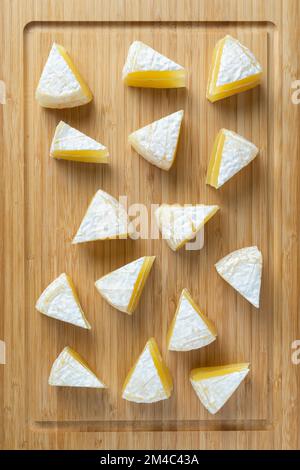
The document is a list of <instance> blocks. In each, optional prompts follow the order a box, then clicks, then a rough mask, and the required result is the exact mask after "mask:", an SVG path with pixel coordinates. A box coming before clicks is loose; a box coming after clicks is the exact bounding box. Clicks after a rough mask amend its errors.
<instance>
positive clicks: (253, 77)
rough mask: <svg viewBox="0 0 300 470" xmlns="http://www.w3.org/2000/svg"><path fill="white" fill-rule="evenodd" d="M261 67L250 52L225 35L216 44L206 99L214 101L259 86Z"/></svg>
mask: <svg viewBox="0 0 300 470" xmlns="http://www.w3.org/2000/svg"><path fill="white" fill-rule="evenodd" d="M261 76H262V67H261V65H260V64H259V63H258V61H257V59H256V58H255V56H254V55H253V54H252V52H251V51H250V50H249V49H248V48H247V47H245V46H244V45H243V44H241V43H240V42H239V41H238V40H237V39H235V38H233V37H231V36H229V35H227V36H225V37H224V38H223V39H221V40H220V41H218V42H217V44H216V46H215V48H214V52H213V58H212V64H211V67H210V72H209V79H208V85H207V94H206V96H207V98H208V99H209V101H211V102H212V103H213V102H214V101H218V100H221V99H223V98H227V97H228V96H231V95H235V94H236V93H241V92H242V91H246V90H250V88H254V87H255V86H257V85H259V84H260V81H261Z"/></svg>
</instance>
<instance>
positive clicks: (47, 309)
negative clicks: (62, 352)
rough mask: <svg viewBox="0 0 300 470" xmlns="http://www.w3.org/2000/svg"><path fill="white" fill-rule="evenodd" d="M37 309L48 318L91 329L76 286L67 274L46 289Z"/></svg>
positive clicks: (59, 277) (37, 304)
mask: <svg viewBox="0 0 300 470" xmlns="http://www.w3.org/2000/svg"><path fill="white" fill-rule="evenodd" d="M35 307H36V309H37V310H38V311H39V312H41V313H43V314H44V315H47V316H48V317H52V318H55V319H57V320H61V321H65V322H67V323H72V325H76V326H80V327H81V328H87V329H90V328H91V326H90V324H89V322H88V321H87V319H86V318H85V316H84V313H83V311H82V308H81V306H80V303H79V300H78V297H77V293H76V291H75V287H74V284H73V282H72V280H71V278H70V277H69V276H68V275H67V274H65V273H63V274H61V275H60V276H58V277H57V278H56V279H55V280H54V281H53V282H51V284H49V286H48V287H46V289H45V290H44V292H43V293H42V294H41V296H40V298H39V299H38V301H37V303H36V306H35Z"/></svg>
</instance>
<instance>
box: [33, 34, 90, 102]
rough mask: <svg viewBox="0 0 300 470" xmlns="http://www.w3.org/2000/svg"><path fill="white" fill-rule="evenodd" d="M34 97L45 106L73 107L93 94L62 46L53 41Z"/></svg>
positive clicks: (86, 100) (88, 99) (87, 100)
mask: <svg viewBox="0 0 300 470" xmlns="http://www.w3.org/2000/svg"><path fill="white" fill-rule="evenodd" d="M35 97H36V99H37V101H38V102H39V104H40V105H41V106H44V107H45V108H74V107H75V106H81V105H83V104H86V103H89V101H91V100H92V99H93V95H92V93H91V91H90V89H89V88H88V86H87V84H86V83H85V81H84V80H83V78H82V77H81V75H80V73H79V72H78V70H77V68H76V66H75V65H74V63H73V61H72V59H71V58H70V56H69V54H68V53H67V51H66V50H65V48H64V47H63V46H60V45H59V44H56V43H54V44H53V45H52V48H51V50H50V54H49V57H48V59H47V62H46V64H45V66H44V69H43V72H42V75H41V78H40V81H39V84H38V86H37V89H36V92H35Z"/></svg>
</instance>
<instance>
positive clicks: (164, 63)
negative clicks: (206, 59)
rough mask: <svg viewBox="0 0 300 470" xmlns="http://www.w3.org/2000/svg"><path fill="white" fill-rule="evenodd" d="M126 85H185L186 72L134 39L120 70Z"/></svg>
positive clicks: (166, 86)
mask: <svg viewBox="0 0 300 470" xmlns="http://www.w3.org/2000/svg"><path fill="white" fill-rule="evenodd" d="M122 79H123V82H124V83H125V84H126V85H128V86H133V87H143V88H181V87H185V82H186V72H185V70H184V68H183V67H182V66H181V65H178V64H176V63H175V62H173V61H172V60H170V59H168V58H167V57H166V56H164V55H162V54H160V53H159V52H157V51H155V50H154V49H152V48H151V47H149V46H147V45H146V44H144V43H143V42H141V41H134V42H133V43H132V44H131V46H130V48H129V51H128V55H127V59H126V62H125V65H124V67H123V72H122Z"/></svg>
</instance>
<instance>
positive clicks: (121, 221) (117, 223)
mask: <svg viewBox="0 0 300 470" xmlns="http://www.w3.org/2000/svg"><path fill="white" fill-rule="evenodd" d="M129 232H130V230H129V223H128V215H127V212H126V210H125V208H124V207H123V206H122V204H121V203H119V202H118V201H117V200H116V199H115V198H114V197H112V196H111V195H110V194H108V193H106V192H104V191H102V190H99V191H97V192H96V194H95V196H94V197H93V199H92V201H91V203H90V205H89V207H88V209H87V211H86V214H85V216H84V218H83V220H82V222H81V224H80V227H79V229H78V231H77V233H76V235H75V237H74V239H73V242H72V243H84V242H88V241H93V240H105V239H109V238H117V237H118V236H123V237H126V235H127V234H129Z"/></svg>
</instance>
